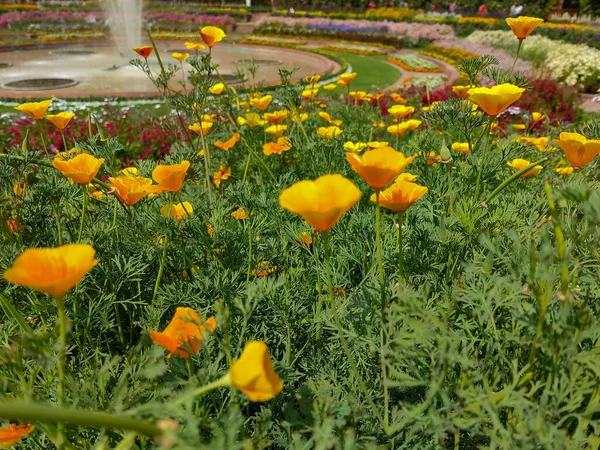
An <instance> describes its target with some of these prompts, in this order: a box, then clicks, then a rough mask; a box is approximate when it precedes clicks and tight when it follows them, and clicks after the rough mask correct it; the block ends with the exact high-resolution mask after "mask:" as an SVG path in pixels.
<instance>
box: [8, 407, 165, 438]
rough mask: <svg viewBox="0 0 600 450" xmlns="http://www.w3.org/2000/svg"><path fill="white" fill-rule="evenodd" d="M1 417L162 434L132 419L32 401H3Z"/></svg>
mask: <svg viewBox="0 0 600 450" xmlns="http://www.w3.org/2000/svg"><path fill="white" fill-rule="evenodd" d="M0 417H2V418H4V419H9V420H20V421H23V422H42V423H57V422H58V423H68V424H70V425H78V426H85V427H95V428H111V429H120V430H132V431H137V432H138V433H140V434H144V435H146V436H151V437H159V436H161V435H162V433H163V432H162V430H161V429H160V428H158V427H157V426H155V425H153V424H151V423H149V422H145V421H142V420H139V419H135V418H133V417H129V416H121V415H116V414H114V413H105V412H99V411H86V410H83V409H73V408H64V407H56V406H48V405H44V404H40V403H33V402H27V403H21V402H16V401H10V400H8V401H4V400H3V401H2V402H0Z"/></svg>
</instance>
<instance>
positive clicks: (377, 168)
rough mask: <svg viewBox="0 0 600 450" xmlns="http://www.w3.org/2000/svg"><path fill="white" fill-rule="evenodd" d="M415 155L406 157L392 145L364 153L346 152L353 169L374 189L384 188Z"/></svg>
mask: <svg viewBox="0 0 600 450" xmlns="http://www.w3.org/2000/svg"><path fill="white" fill-rule="evenodd" d="M413 159H414V157H412V156H410V157H408V158H406V157H405V156H404V155H403V154H402V153H401V152H397V151H396V150H394V149H393V148H391V147H382V148H378V149H375V150H368V151H366V152H364V153H363V154H362V155H358V154H356V153H346V160H347V161H348V162H349V163H350V165H351V166H352V169H354V171H355V172H356V173H358V174H359V175H360V176H361V177H362V178H363V180H365V181H366V182H367V184H368V185H369V186H371V187H372V188H373V189H383V188H384V187H385V186H387V185H388V184H390V183H391V182H392V181H393V180H394V179H395V178H396V177H397V176H398V175H399V174H400V172H402V171H403V170H404V168H405V167H406V166H408V165H409V164H410V163H411V162H412V161H413Z"/></svg>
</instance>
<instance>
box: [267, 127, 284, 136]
mask: <svg viewBox="0 0 600 450" xmlns="http://www.w3.org/2000/svg"><path fill="white" fill-rule="evenodd" d="M285 130H287V125H271V126H270V127H267V128H265V133H269V134H270V135H272V136H273V137H275V138H280V137H281V136H282V135H283V133H285Z"/></svg>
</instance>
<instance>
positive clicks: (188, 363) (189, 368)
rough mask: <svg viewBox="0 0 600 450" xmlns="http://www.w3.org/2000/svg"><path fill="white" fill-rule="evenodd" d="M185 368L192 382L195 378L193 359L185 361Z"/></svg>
mask: <svg viewBox="0 0 600 450" xmlns="http://www.w3.org/2000/svg"><path fill="white" fill-rule="evenodd" d="M185 366H186V367H187V371H188V376H189V379H190V380H191V379H192V378H194V365H193V363H192V359H191V358H187V359H186V360H185Z"/></svg>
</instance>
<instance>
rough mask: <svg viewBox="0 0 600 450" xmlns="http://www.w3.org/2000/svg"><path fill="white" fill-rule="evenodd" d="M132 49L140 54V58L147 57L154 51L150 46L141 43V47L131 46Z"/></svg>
mask: <svg viewBox="0 0 600 450" xmlns="http://www.w3.org/2000/svg"><path fill="white" fill-rule="evenodd" d="M132 50H133V51H134V52H136V53H137V54H138V55H140V56H141V57H142V58H144V59H148V57H149V56H150V55H151V54H152V52H153V51H154V48H152V47H151V46H150V45H143V46H141V47H133V48H132Z"/></svg>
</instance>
